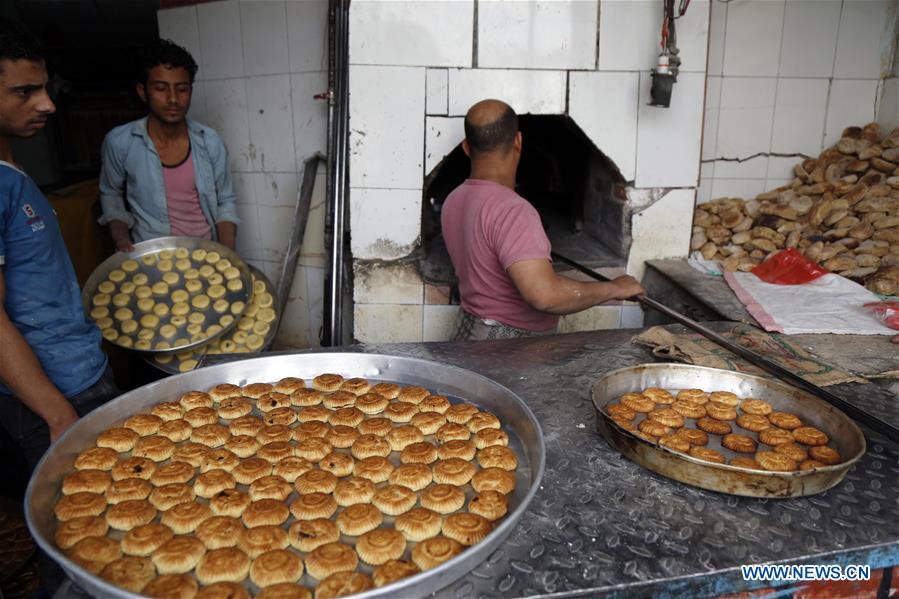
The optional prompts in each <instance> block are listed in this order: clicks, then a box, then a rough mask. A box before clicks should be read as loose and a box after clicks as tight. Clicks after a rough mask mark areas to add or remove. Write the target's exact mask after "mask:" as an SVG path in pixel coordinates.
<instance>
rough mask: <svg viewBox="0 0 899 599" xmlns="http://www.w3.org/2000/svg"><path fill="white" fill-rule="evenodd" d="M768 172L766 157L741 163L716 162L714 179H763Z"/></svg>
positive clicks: (729, 161)
mask: <svg viewBox="0 0 899 599" xmlns="http://www.w3.org/2000/svg"><path fill="white" fill-rule="evenodd" d="M767 170H768V157H767V156H756V157H754V158H750V159H748V160H743V161H741V162H739V161H736V160H716V161H715V178H716V179H764V178H765V176H766V175H765V174H766V172H767Z"/></svg>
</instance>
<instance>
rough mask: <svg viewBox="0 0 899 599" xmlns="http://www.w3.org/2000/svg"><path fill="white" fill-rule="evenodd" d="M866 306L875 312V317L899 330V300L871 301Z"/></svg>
mask: <svg viewBox="0 0 899 599" xmlns="http://www.w3.org/2000/svg"><path fill="white" fill-rule="evenodd" d="M865 308H867V309H868V310H870V311H871V312H873V313H874V318H876V319H877V320H879V321H880V322H882V323H883V324H885V325H886V326H888V327H890V328H891V329H897V330H899V302H897V301H889V302H871V303H869V304H865Z"/></svg>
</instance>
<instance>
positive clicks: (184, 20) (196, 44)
mask: <svg viewBox="0 0 899 599" xmlns="http://www.w3.org/2000/svg"><path fill="white" fill-rule="evenodd" d="M156 22H157V24H158V26H159V37H161V38H163V39H170V40H172V41H173V42H175V43H176V44H178V45H180V46H183V47H184V48H185V49H187V51H188V52H190V53H191V55H192V56H193V57H194V60H195V61H196V62H197V65H198V66H202V64H203V62H202V56H201V52H200V30H199V28H198V26H197V7H196V6H180V7H178V8H173V9H171V10H161V11H159V15H158V16H157V18H156ZM197 76H198V77H203V76H204V73H203V72H202V70H201V71H200V72H199V73H197Z"/></svg>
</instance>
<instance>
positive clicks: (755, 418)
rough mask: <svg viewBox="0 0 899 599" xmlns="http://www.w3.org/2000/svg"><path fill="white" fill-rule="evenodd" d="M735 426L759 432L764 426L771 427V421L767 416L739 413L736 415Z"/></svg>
mask: <svg viewBox="0 0 899 599" xmlns="http://www.w3.org/2000/svg"><path fill="white" fill-rule="evenodd" d="M737 426H739V427H740V428H745V429H746V430H748V431H752V432H754V433H759V432H761V431H763V430H765V429H766V428H771V423H770V422H769V421H768V419H767V418H765V417H764V416H761V415H759V414H740V415H739V416H737ZM763 443H764V441H763Z"/></svg>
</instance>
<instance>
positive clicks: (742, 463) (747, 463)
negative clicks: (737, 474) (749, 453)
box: [728, 456, 763, 470]
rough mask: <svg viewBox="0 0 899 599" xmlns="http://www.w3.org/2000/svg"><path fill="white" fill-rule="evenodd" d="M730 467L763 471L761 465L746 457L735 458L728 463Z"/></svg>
mask: <svg viewBox="0 0 899 599" xmlns="http://www.w3.org/2000/svg"><path fill="white" fill-rule="evenodd" d="M728 464H730V465H731V466H739V467H740V468H751V469H753V470H763V468H762V465H761V464H759V463H758V461H756V460H755V459H753V458H747V457H746V456H737V457H735V458H733V459H731V461H729V462H728Z"/></svg>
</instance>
